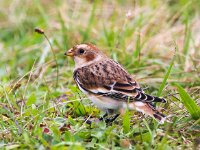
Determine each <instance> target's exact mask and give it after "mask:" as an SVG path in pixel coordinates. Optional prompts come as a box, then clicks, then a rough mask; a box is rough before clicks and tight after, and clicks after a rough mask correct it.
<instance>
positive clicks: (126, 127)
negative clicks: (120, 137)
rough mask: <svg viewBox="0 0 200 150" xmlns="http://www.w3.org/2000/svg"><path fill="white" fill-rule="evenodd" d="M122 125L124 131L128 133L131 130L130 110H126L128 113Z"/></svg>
mask: <svg viewBox="0 0 200 150" xmlns="http://www.w3.org/2000/svg"><path fill="white" fill-rule="evenodd" d="M122 126H123V130H124V133H128V132H129V131H130V114H129V111H128V110H126V113H125V114H124V118H123V125H122Z"/></svg>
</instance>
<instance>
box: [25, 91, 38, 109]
mask: <svg viewBox="0 0 200 150" xmlns="http://www.w3.org/2000/svg"><path fill="white" fill-rule="evenodd" d="M35 102H36V96H35V94H34V93H33V94H31V96H30V97H29V98H28V101H27V103H26V105H27V106H30V105H32V104H34V103H35Z"/></svg>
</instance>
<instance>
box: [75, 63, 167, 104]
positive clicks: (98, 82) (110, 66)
mask: <svg viewBox="0 0 200 150" xmlns="http://www.w3.org/2000/svg"><path fill="white" fill-rule="evenodd" d="M74 79H75V81H76V83H77V84H78V86H79V88H81V89H83V90H84V91H87V92H89V93H93V94H96V95H102V96H107V97H111V98H113V99H116V100H119V101H130V102H131V101H143V102H163V101H164V100H163V99H160V98H157V97H153V96H150V95H147V94H145V93H144V92H143V91H142V89H141V88H140V87H139V85H138V84H137V82H136V81H135V80H134V79H133V78H132V77H131V76H130V75H129V74H128V73H127V72H126V71H125V70H124V69H123V68H122V67H121V66H120V65H119V64H118V63H116V62H114V61H112V60H107V61H104V62H98V63H95V64H92V65H90V66H86V67H82V68H79V69H77V70H75V71H74Z"/></svg>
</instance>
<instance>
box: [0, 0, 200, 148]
mask: <svg viewBox="0 0 200 150" xmlns="http://www.w3.org/2000/svg"><path fill="white" fill-rule="evenodd" d="M199 10H200V1H198V0H191V1H187V0H180V1H173V0H168V1H164V0H160V1H154V0H141V1H134V0H132V1H131V0H125V1H123V0H116V1H95V0H85V1H84V0H75V1H72V0H69V1H61V0H58V1H50V0H41V1H39V0H33V1H31V0H22V1H19V0H1V2H0V106H1V108H0V111H1V113H0V117H1V120H0V148H1V149H34V148H35V149H58V148H59V149H66V148H69V149H198V148H199V147H200V139H199V137H200V119H199V118H200V107H199V103H200V40H199V39H200V28H199V24H200V19H199V18H200V12H199ZM35 28H39V29H42V30H43V31H44V34H43V32H42V31H41V32H40V33H37V32H35V30H34V29H35ZM45 36H46V37H47V38H45ZM48 40H49V42H50V43H51V45H50V44H49V43H48ZM87 42H88V43H93V44H96V45H97V46H98V47H99V48H100V49H101V50H102V51H104V52H105V53H106V54H107V55H108V56H109V57H111V58H112V59H114V60H116V61H118V62H119V63H120V64H122V65H123V66H124V68H126V69H127V70H128V72H129V73H130V74H132V76H133V77H134V78H135V79H136V80H137V81H138V82H139V83H140V86H141V87H142V88H144V89H145V92H146V93H149V94H151V95H155V96H156V95H157V96H161V97H165V98H166V99H167V101H168V103H166V104H159V105H157V107H159V108H160V111H162V112H163V113H164V114H166V115H167V116H169V121H170V122H166V123H164V124H158V123H157V122H156V121H155V120H154V119H152V118H149V117H146V116H143V115H142V114H140V113H138V112H135V111H131V112H130V111H129V110H127V112H126V113H125V114H124V116H120V117H119V118H118V119H117V120H116V121H115V122H113V123H110V124H106V123H105V122H104V121H100V122H98V123H97V122H93V124H92V125H88V124H86V120H87V119H89V117H92V118H93V119H94V120H96V119H95V118H98V117H100V116H102V115H103V112H100V111H99V110H98V109H97V108H96V107H95V106H94V105H93V104H92V103H91V102H90V101H89V100H88V99H87V97H86V96H85V95H84V94H83V93H81V92H80V91H79V90H78V88H77V86H76V85H75V82H74V81H73V77H72V76H73V67H74V62H73V60H72V59H71V58H67V57H66V56H64V52H66V50H67V49H69V48H71V47H72V46H74V45H76V44H79V43H87Z"/></svg>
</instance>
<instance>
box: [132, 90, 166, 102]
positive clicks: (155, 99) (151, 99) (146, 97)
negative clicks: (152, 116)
mask: <svg viewBox="0 0 200 150" xmlns="http://www.w3.org/2000/svg"><path fill="white" fill-rule="evenodd" d="M135 99H136V100H139V101H143V102H147V103H150V102H160V103H166V100H165V99H164V98H159V97H156V96H151V95H148V94H145V93H142V92H139V93H138V95H137V96H136V97H135Z"/></svg>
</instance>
